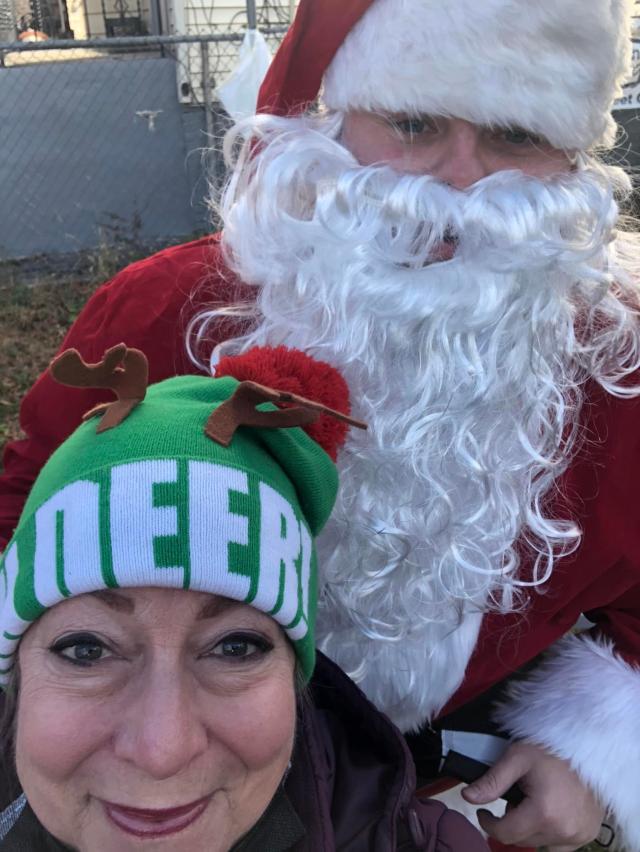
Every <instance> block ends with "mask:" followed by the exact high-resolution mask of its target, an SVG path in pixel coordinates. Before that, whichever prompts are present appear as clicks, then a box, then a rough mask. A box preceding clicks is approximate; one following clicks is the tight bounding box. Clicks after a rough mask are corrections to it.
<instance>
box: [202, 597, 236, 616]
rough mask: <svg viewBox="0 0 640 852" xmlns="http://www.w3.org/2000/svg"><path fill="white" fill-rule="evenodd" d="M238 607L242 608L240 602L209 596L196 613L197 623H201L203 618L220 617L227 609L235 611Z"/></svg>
mask: <svg viewBox="0 0 640 852" xmlns="http://www.w3.org/2000/svg"><path fill="white" fill-rule="evenodd" d="M240 606H244V604H242V603H241V602H240V601H234V600H231V598H224V597H222V596H221V595H211V597H210V598H209V600H208V601H207V602H206V603H205V604H204V606H203V607H202V609H201V610H200V612H199V613H198V621H202V620H203V619H205V618H215V617H216V616H218V615H222V613H223V612H226V611H227V610H228V609H235V608H236V607H240Z"/></svg>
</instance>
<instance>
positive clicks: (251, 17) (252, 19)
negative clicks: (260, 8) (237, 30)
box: [247, 0, 257, 30]
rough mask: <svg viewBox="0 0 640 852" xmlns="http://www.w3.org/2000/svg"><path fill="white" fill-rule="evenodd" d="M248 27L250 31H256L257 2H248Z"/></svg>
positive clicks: (251, 0) (252, 0)
mask: <svg viewBox="0 0 640 852" xmlns="http://www.w3.org/2000/svg"><path fill="white" fill-rule="evenodd" d="M247 25H248V27H249V29H250V30H255V29H256V25H257V16H256V0H247Z"/></svg>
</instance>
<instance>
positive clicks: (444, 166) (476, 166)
mask: <svg viewBox="0 0 640 852" xmlns="http://www.w3.org/2000/svg"><path fill="white" fill-rule="evenodd" d="M491 172H492V169H491V167H490V165H489V164H488V162H487V158H486V157H485V156H484V151H483V148H482V141H481V140H480V139H478V138H477V136H476V135H475V133H474V131H473V130H472V129H471V128H465V129H464V130H463V131H462V132H456V133H452V134H451V136H450V138H449V139H448V140H447V144H446V145H443V148H442V150H441V151H440V156H439V157H438V159H437V161H436V162H435V163H434V164H433V165H432V168H431V173H432V174H433V176H434V177H436V178H438V180H441V181H443V182H444V183H447V184H449V186H452V187H453V188H454V189H460V190H462V189H468V188H469V187H470V186H472V185H473V184H474V183H476V182H477V181H479V180H481V179H482V178H484V177H487V175H490V174H491Z"/></svg>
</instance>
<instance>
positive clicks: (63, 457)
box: [0, 344, 362, 681]
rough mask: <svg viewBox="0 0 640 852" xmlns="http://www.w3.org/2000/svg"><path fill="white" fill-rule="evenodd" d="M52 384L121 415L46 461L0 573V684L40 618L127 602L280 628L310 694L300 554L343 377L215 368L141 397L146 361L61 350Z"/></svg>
mask: <svg viewBox="0 0 640 852" xmlns="http://www.w3.org/2000/svg"><path fill="white" fill-rule="evenodd" d="M51 371H52V374H53V376H54V378H56V379H57V380H58V381H60V382H62V383H64V384H70V385H73V386H77V387H101V388H110V389H112V390H113V391H115V392H116V394H117V396H118V399H117V401H114V402H113V403H109V404H107V405H105V406H99V407H98V408H97V409H95V410H93V411H91V412H89V413H88V415H87V416H86V418H85V419H86V422H85V423H84V424H83V425H82V426H80V427H79V428H78V429H77V430H76V431H75V432H74V433H73V435H71V437H70V438H68V439H67V440H66V441H65V442H64V443H63V444H62V445H61V446H60V447H59V448H58V450H57V451H56V452H55V453H54V454H53V455H52V457H51V458H50V459H49V461H48V462H47V464H46V465H45V466H44V468H43V469H42V471H41V472H40V475H39V476H38V478H37V480H36V482H35V484H34V486H33V489H32V491H31V493H30V495H29V499H28V501H27V503H26V505H25V508H24V511H23V513H22V516H21V518H20V521H19V523H18V526H17V528H16V531H15V533H14V536H13V538H12V540H11V542H10V543H9V546H8V548H7V550H6V551H5V553H4V555H3V558H2V559H1V560H0V576H2V578H3V583H2V585H1V586H0V658H1V665H0V681H2V680H6V679H7V677H8V675H9V672H10V670H11V668H12V665H13V661H14V657H15V652H16V649H17V646H18V644H19V641H20V637H21V636H22V634H23V633H24V632H25V631H26V630H27V629H28V628H29V626H30V625H31V624H32V623H33V622H34V621H35V620H37V619H38V618H39V617H40V616H41V615H42V613H43V612H44V611H45V610H46V609H48V608H50V607H52V606H55V605H56V604H57V603H60V602H61V601H63V600H65V599H67V598H69V597H72V596H74V595H81V594H85V593H87V592H92V591H98V590H101V589H109V588H111V589H112V588H126V587H129V588H131V587H137V586H158V587H165V588H180V589H193V590H196V591H205V592H210V593H212V594H217V595H222V596H225V597H228V598H231V599H233V600H238V601H242V602H245V603H247V604H249V605H250V606H253V607H256V608H257V609H259V610H261V611H263V612H265V613H267V614H268V615H270V616H271V617H272V618H274V619H275V621H277V622H278V623H279V624H280V625H281V627H282V628H283V630H284V631H285V633H286V634H287V635H288V637H289V639H290V640H291V642H292V645H293V647H294V650H295V652H296V654H297V657H298V660H299V663H300V668H301V671H302V673H303V674H304V675H305V677H306V678H309V677H310V676H311V672H312V670H313V665H314V658H315V650H314V649H315V641H314V624H315V610H316V558H315V549H314V544H313V540H314V537H315V536H316V535H317V534H318V533H319V531H320V530H321V529H322V527H323V526H324V524H325V523H326V521H327V519H328V517H329V514H330V512H331V509H332V508H333V504H334V501H335V497H336V493H337V487H338V476H337V472H336V467H335V456H336V452H337V449H338V447H339V446H340V445H341V444H342V443H343V442H344V438H345V435H346V430H347V423H356V421H352V420H351V419H350V418H349V417H348V416H347V415H348V411H349V394H348V390H347V386H346V383H345V382H344V379H343V378H342V377H341V376H340V374H339V373H338V372H337V371H336V370H335V369H334V368H333V367H331V366H330V365H329V364H324V363H323V362H320V361H315V360H314V359H312V358H310V357H308V356H307V355H305V354H304V353H302V352H296V351H295V350H287V349H285V348H284V347H279V348H277V349H268V348H264V349H255V350H252V351H251V352H249V353H247V354H245V355H242V356H238V357H237V358H226V359H224V360H223V361H222V362H221V363H220V365H219V368H218V373H217V377H216V378H215V379H212V378H209V377H206V376H179V377H176V378H173V379H168V380H167V381H164V382H161V383H159V384H157V385H153V386H152V387H150V388H149V389H148V390H147V388H146V377H147V363H146V358H145V357H144V355H143V353H142V352H139V351H138V350H135V349H127V347H126V346H124V344H121V345H119V346H116V347H113V348H112V349H111V350H109V351H108V352H107V353H106V354H105V358H104V360H103V361H102V362H100V363H99V364H86V363H85V362H84V361H83V360H82V358H81V357H80V355H79V353H78V352H77V351H76V350H68V351H67V352H65V353H63V354H62V355H61V356H60V357H59V358H58V359H56V361H55V362H54V363H53V365H52V367H51ZM264 382H269V384H270V385H271V387H265V385H264V384H263V383H264ZM300 392H302V393H305V394H307V396H309V397H311V399H309V398H303V397H301V396H300V395H299V394H300ZM283 404H284V405H286V407H285V408H282V407H280V406H282V405H283ZM328 406H331V407H328ZM335 409H340V410H335ZM97 415H101V419H100V420H98V419H97ZM356 425H362V424H356ZM301 426H304V427H305V429H307V431H305V429H303V428H300V427H301ZM308 432H310V433H311V434H308Z"/></svg>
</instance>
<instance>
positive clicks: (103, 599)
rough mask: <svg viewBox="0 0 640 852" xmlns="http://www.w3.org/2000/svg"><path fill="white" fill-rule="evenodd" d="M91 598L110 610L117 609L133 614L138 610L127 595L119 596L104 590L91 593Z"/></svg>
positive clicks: (116, 593)
mask: <svg viewBox="0 0 640 852" xmlns="http://www.w3.org/2000/svg"><path fill="white" fill-rule="evenodd" d="M91 597H93V598H95V599H96V600H98V601H100V603H103V604H105V605H106V606H108V607H109V608H110V609H116V610H118V612H126V613H132V612H133V611H134V610H135V608H136V603H135V601H134V600H132V599H131V598H130V597H127V596H126V595H121V594H118V592H115V591H112V590H111V589H104V590H100V591H97V592H91Z"/></svg>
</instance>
